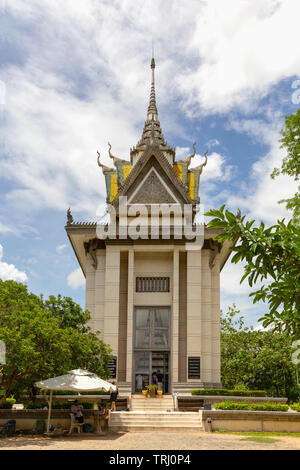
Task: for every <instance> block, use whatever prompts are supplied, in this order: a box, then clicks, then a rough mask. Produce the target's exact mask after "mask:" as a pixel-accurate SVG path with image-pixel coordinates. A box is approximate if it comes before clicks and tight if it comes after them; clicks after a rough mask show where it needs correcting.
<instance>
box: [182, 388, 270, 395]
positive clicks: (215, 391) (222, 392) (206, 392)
mask: <svg viewBox="0 0 300 470" xmlns="http://www.w3.org/2000/svg"><path fill="white" fill-rule="evenodd" d="M191 394H192V395H215V396H216V395H217V396H220V395H223V396H235V397H265V396H266V392H265V390H228V389H226V388H216V389H208V388H205V389H198V390H191Z"/></svg>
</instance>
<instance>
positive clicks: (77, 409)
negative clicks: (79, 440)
mask: <svg viewBox="0 0 300 470" xmlns="http://www.w3.org/2000/svg"><path fill="white" fill-rule="evenodd" d="M71 413H73V415H74V416H75V420H76V421H77V423H83V406H82V405H79V403H78V400H75V401H74V403H73V405H72V406H71Z"/></svg>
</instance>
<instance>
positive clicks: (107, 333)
mask: <svg viewBox="0 0 300 470" xmlns="http://www.w3.org/2000/svg"><path fill="white" fill-rule="evenodd" d="M119 291H120V250H119V248H118V247H115V246H109V245H107V246H106V263H105V307H104V341H105V342H106V343H108V344H109V345H110V347H111V348H112V351H113V355H115V356H117V355H118V343H119Z"/></svg>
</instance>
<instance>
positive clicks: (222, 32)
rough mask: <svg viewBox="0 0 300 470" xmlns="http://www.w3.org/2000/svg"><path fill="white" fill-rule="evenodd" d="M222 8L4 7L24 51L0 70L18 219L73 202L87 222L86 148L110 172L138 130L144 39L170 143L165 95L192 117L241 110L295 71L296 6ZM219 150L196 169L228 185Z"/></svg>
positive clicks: (92, 172)
mask: <svg viewBox="0 0 300 470" xmlns="http://www.w3.org/2000/svg"><path fill="white" fill-rule="evenodd" d="M223 5H224V1H223V0H210V1H209V2H199V1H196V0H189V8H186V6H185V5H184V4H183V2H182V1H180V0H172V1H171V0H166V1H164V2H162V1H155V2H152V1H145V2H142V3H137V2H135V1H134V0H126V1H124V2H122V3H120V2H119V1H117V0H115V1H111V2H104V1H102V2H99V1H96V0H86V1H85V2H84V3H83V2H81V1H78V0H72V1H71V0H66V1H64V2H61V1H59V0H51V1H49V0H48V1H45V2H42V3H41V2H40V1H38V0H32V1H31V2H30V5H28V4H25V3H24V2H22V1H20V0H13V1H11V2H8V3H7V5H6V9H7V14H10V15H12V16H13V17H14V20H15V21H17V22H18V23H19V25H20V27H19V28H17V30H16V36H15V40H16V41H17V42H18V43H19V44H20V43H21V44H22V45H23V50H22V54H23V58H24V63H23V64H22V67H19V66H18V65H14V66H13V65H10V66H6V68H3V74H2V75H3V76H2V79H3V80H4V81H5V84H6V110H5V113H6V119H5V121H4V123H3V124H4V125H3V128H2V131H1V132H2V134H0V136H1V137H2V138H3V140H4V142H5V148H6V158H2V161H1V163H0V171H1V174H2V175H4V177H6V178H7V179H9V180H11V181H13V182H14V183H15V186H14V189H11V190H10V191H9V192H7V194H6V201H7V203H8V204H9V205H14V206H17V207H18V209H19V210H23V211H24V213H25V212H26V211H27V212H28V210H29V209H30V211H32V210H33V209H35V208H38V209H40V208H43V209H47V208H55V209H59V210H62V211H63V210H66V209H67V207H69V206H71V207H72V209H73V210H74V211H78V212H82V213H85V214H89V215H92V216H94V215H95V210H96V208H95V204H98V203H99V202H101V200H103V199H104V198H105V184H104V177H103V175H102V172H101V171H100V169H98V167H97V164H96V150H97V149H99V150H100V151H101V155H102V160H103V162H104V163H106V164H108V165H111V161H110V160H109V158H108V156H107V141H108V140H110V141H111V143H112V145H113V151H114V153H115V154H117V155H119V156H121V157H123V158H125V157H127V158H128V156H129V148H130V147H131V146H132V145H135V144H136V142H137V140H138V138H139V135H140V133H141V131H142V123H143V119H144V118H145V115H146V107H147V100H148V96H149V82H150V70H149V56H150V52H151V44H150V43H151V39H150V38H151V37H152V36H153V37H155V38H156V43H157V48H156V49H157V50H156V56H157V64H158V69H157V74H156V82H157V99H158V105H159V110H160V112H161V114H162V116H163V119H162V127H163V129H164V131H165V133H166V134H167V133H168V132H169V133H170V134H171V136H172V135H174V134H176V135H177V136H182V135H184V134H185V131H184V130H183V127H182V126H181V124H180V123H179V122H177V121H176V117H174V116H173V114H172V113H170V112H169V107H170V103H171V102H173V101H174V100H178V99H179V100H181V101H182V103H185V104H184V109H185V110H186V112H187V114H189V113H190V112H191V111H193V109H194V106H195V107H196V108H197V110H198V111H199V106H200V108H201V110H202V112H215V111H221V112H223V111H224V110H228V109H230V108H231V107H233V106H242V107H245V106H246V107H247V106H248V107H249V103H252V105H255V97H257V96H259V97H260V96H262V95H263V94H264V93H266V92H267V91H268V90H269V89H270V87H271V86H272V85H273V84H275V83H277V82H278V81H279V80H280V79H281V78H284V77H287V76H292V75H297V74H298V73H300V68H299V67H300V58H299V52H298V49H297V47H292V46H291V45H292V44H297V41H298V17H299V14H298V13H299V10H300V4H299V2H297V1H294V0H290V1H289V2H283V1H277V2H274V1H273V0H268V1H265V2H263V3H262V2H260V1H253V0H251V1H250V0H245V1H243V2H236V1H234V0H228V2H227V3H226V9H224V8H223ZM40 24H43V27H42V28H41V27H39V25H40ZM29 31H30V34H31V35H30V34H29ZM178 31H181V32H184V33H183V34H178ZM74 45H76V47H74ZM147 48H149V49H147ZM147 50H148V51H149V53H148V52H147ZM174 77H177V78H176V79H174ZM16 135H17V136H18V138H17V139H16ZM185 137H187V136H185ZM215 144H216V142H215ZM183 149H184V150H185V147H182V148H181V149H180V148H179V149H178V150H179V153H178V156H179V155H180V151H181V150H182V151H183ZM218 155H219V154H216V153H214V154H212V155H211V156H210V161H209V163H208V165H207V167H206V168H205V172H206V177H207V179H209V180H212V179H213V178H218V177H221V178H223V179H224V180H225V179H228V178H229V175H230V170H228V169H227V174H225V173H224V171H223V169H222V171H221V168H223V166H224V165H223V160H222V159H223V158H224V157H222V156H221V155H219V156H218ZM194 160H196V159H194ZM79 194H80V197H78V195H79Z"/></svg>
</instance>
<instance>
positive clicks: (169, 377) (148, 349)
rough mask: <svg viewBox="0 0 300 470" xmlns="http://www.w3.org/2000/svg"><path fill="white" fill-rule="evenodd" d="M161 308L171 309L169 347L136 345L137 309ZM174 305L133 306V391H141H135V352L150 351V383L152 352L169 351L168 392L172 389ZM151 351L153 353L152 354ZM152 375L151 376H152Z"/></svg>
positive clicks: (150, 379)
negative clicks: (137, 346) (141, 346)
mask: <svg viewBox="0 0 300 470" xmlns="http://www.w3.org/2000/svg"><path fill="white" fill-rule="evenodd" d="M159 308H166V309H168V310H169V321H168V323H169V324H168V333H169V338H168V342H169V346H168V348H164V349H160V348H154V349H152V348H150V347H149V348H146V349H145V348H136V347H135V339H136V310H137V309H148V310H150V309H159ZM171 326H172V307H171V305H134V307H133V322H132V327H133V332H132V368H131V371H132V372H131V374H132V375H131V390H132V393H139V392H136V391H135V353H149V355H150V356H149V383H150V381H152V374H151V373H150V372H152V353H153V352H154V353H168V394H169V393H170V390H171V377H172V372H171V364H172V361H171V344H172V330H171ZM150 353H151V354H150ZM150 377H151V378H150Z"/></svg>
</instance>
